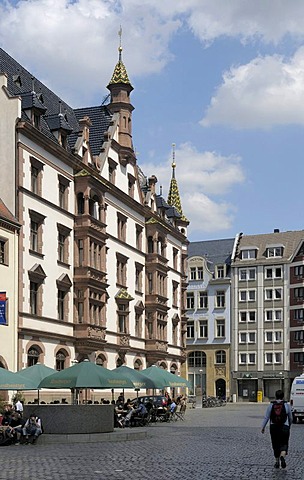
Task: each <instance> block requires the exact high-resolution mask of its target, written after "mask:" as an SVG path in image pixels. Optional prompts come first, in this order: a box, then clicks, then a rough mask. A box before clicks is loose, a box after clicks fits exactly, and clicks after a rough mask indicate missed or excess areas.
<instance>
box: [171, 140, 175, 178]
mask: <svg viewBox="0 0 304 480" xmlns="http://www.w3.org/2000/svg"><path fill="white" fill-rule="evenodd" d="M171 166H172V178H175V167H176V163H175V143H172V165H171Z"/></svg>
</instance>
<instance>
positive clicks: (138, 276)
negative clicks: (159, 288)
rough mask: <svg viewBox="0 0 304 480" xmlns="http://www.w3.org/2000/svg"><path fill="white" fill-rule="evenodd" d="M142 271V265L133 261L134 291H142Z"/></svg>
mask: <svg viewBox="0 0 304 480" xmlns="http://www.w3.org/2000/svg"><path fill="white" fill-rule="evenodd" d="M143 271H144V265H142V264H141V263H138V262H135V291H136V292H137V293H143Z"/></svg>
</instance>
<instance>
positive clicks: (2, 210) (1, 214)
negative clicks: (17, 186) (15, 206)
mask: <svg viewBox="0 0 304 480" xmlns="http://www.w3.org/2000/svg"><path fill="white" fill-rule="evenodd" d="M0 221H4V222H8V223H10V224H13V225H15V226H16V228H19V227H20V225H19V223H18V220H17V219H16V217H14V215H13V214H12V213H11V212H10V210H9V209H8V208H7V206H6V205H5V203H4V202H3V201H2V200H1V198H0Z"/></svg>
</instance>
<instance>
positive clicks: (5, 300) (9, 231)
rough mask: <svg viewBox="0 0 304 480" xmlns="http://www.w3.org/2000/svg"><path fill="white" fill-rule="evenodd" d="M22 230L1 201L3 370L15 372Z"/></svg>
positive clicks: (0, 356)
mask: <svg viewBox="0 0 304 480" xmlns="http://www.w3.org/2000/svg"><path fill="white" fill-rule="evenodd" d="M19 228H20V225H19V224H18V222H17V221H16V219H15V217H14V216H13V215H12V213H11V212H10V211H9V210H8V208H7V207H6V206H5V204H4V203H3V201H2V200H1V199H0V338H1V342H0V345H1V351H0V367H1V368H6V369H8V370H11V371H15V370H16V369H17V345H18V301H17V300H18V234H19Z"/></svg>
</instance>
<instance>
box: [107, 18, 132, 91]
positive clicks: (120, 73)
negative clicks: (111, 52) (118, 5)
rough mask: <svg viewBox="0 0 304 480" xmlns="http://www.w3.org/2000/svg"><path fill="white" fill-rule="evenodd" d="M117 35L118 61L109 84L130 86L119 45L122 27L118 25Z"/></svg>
mask: <svg viewBox="0 0 304 480" xmlns="http://www.w3.org/2000/svg"><path fill="white" fill-rule="evenodd" d="M118 36H119V47H118V62H117V64H116V66H115V69H114V72H113V75H112V78H111V80H110V83H109V85H113V84H115V83H125V84H128V85H130V86H131V83H130V80H129V77H128V73H127V70H126V67H125V65H124V63H123V61H122V46H121V37H122V28H121V25H120V28H119V30H118Z"/></svg>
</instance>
